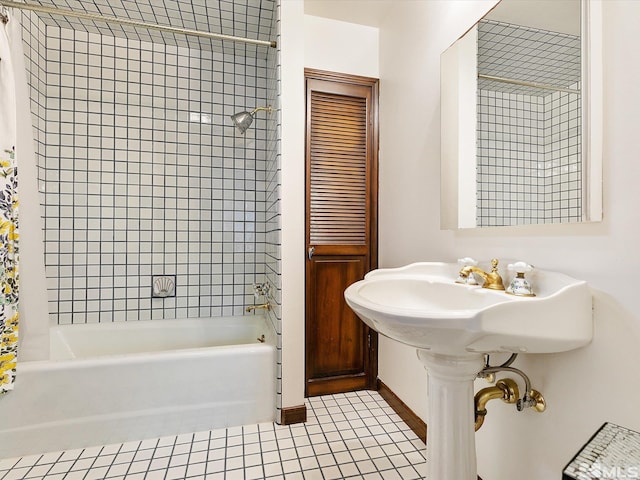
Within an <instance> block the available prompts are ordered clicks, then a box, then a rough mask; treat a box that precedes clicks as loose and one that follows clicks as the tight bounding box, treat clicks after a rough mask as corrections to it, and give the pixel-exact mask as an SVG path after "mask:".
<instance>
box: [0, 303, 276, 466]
mask: <svg viewBox="0 0 640 480" xmlns="http://www.w3.org/2000/svg"><path fill="white" fill-rule="evenodd" d="M262 335H265V339H266V341H265V342H264V343H261V342H259V341H258V338H259V337H261V336H262ZM51 357H52V358H51V360H48V361H38V362H23V363H18V373H17V377H16V384H15V389H14V390H13V391H12V392H9V393H8V394H6V395H4V396H2V397H0V458H10V457H16V456H22V455H27V454H33V453H42V452H47V451H59V450H65V449H70V448H81V447H87V446H92V445H104V444H109V443H120V442H126V441H131V440H142V439H145V438H153V437H159V436H165V435H177V434H180V433H188V432H196V431H204V430H209V429H214V428H221V427H226V426H234V425H244V424H249V423H259V422H269V421H273V420H274V418H275V410H276V407H275V396H276V393H275V377H276V375H275V363H276V360H275V334H274V332H273V329H272V328H271V327H270V326H269V322H268V321H267V320H266V319H265V317H263V316H253V315H251V316H241V317H226V318H200V319H183V320H152V321H134V322H116V323H106V324H105V323H102V324H95V325H69V326H66V325H65V326H59V327H52V329H51Z"/></svg>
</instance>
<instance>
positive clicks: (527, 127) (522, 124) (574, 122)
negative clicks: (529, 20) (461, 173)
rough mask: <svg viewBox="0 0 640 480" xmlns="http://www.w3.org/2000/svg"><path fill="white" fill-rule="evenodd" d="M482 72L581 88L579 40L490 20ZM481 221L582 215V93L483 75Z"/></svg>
mask: <svg viewBox="0 0 640 480" xmlns="http://www.w3.org/2000/svg"><path fill="white" fill-rule="evenodd" d="M478 45H479V47H478V48H479V50H478V52H479V53H478V55H479V60H478V62H479V64H478V65H479V66H478V69H479V72H480V73H481V74H484V75H491V76H498V77H503V78H510V79H514V80H524V81H530V82H537V83H543V84H550V85H555V86H558V87H563V88H572V89H578V90H579V89H580V83H579V78H580V39H579V37H574V36H570V35H565V34H558V33H554V32H546V31H543V30H535V29H530V28H525V27H520V26H517V25H510V24H505V23H500V22H491V21H485V22H481V23H480V25H479V40H478ZM479 85H480V86H479V90H478V144H477V152H478V164H477V168H478V170H477V175H478V184H477V192H478V197H477V224H478V225H480V226H502V225H521V224H536V223H566V222H575V221H580V220H581V215H582V209H581V198H582V171H581V165H580V156H581V155H580V154H581V148H580V147H581V122H580V118H581V102H580V95H577V94H573V93H560V92H553V91H551V90H544V89H537V88H529V87H519V86H515V85H513V84H507V83H498V82H491V81H487V80H481V81H480V82H479Z"/></svg>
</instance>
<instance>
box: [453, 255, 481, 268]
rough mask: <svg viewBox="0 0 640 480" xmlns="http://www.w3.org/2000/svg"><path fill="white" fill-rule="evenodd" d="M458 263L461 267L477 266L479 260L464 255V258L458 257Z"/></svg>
mask: <svg viewBox="0 0 640 480" xmlns="http://www.w3.org/2000/svg"><path fill="white" fill-rule="evenodd" d="M458 265H460V267H466V266H468V265H472V266H474V267H475V266H477V265H478V261H477V260H474V259H473V258H471V257H464V258H459V259H458Z"/></svg>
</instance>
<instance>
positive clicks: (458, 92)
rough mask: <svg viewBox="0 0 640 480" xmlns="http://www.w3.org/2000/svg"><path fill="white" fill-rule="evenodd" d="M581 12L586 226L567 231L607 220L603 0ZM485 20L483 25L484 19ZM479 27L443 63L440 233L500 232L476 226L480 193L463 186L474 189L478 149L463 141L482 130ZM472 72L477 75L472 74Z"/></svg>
mask: <svg viewBox="0 0 640 480" xmlns="http://www.w3.org/2000/svg"><path fill="white" fill-rule="evenodd" d="M498 3H499V2H497V3H496V4H495V5H494V7H495V6H496V5H498ZM494 7H492V8H494ZM489 11H490V10H489ZM489 11H487V12H486V13H485V15H486V14H487V13H489ZM580 11H581V45H582V98H581V102H582V103H581V108H582V165H583V167H582V168H583V188H582V220H581V221H580V222H571V223H563V225H575V224H577V223H584V222H599V221H601V220H602V216H603V195H602V183H603V182H602V134H603V118H602V115H603V94H602V83H603V71H602V0H581V2H580ZM485 15H483V16H482V17H481V18H480V19H482V18H484V16H485ZM480 19H478V21H480ZM476 25H477V22H476V23H474V25H472V26H471V27H470V28H469V30H468V31H467V32H465V34H464V35H463V36H462V37H460V38H459V39H458V40H456V42H454V43H453V44H452V45H451V46H450V47H449V48H448V49H447V50H445V52H443V53H442V55H441V57H440V58H441V62H440V63H441V72H440V75H441V77H440V88H441V111H440V119H441V126H440V141H441V145H440V147H441V154H440V228H441V229H442V230H458V229H467V228H482V229H487V228H496V227H489V226H487V227H480V226H478V225H476V209H477V207H476V198H475V189H470V188H463V186H464V185H469V184H470V183H469V182H473V184H475V182H476V178H475V177H476V167H475V166H476V163H475V162H476V145H475V144H473V145H470V142H468V141H467V142H464V141H463V139H464V138H468V135H469V132H470V129H472V131H473V132H475V129H476V128H477V126H476V118H477V115H476V108H477V107H476V94H477V93H476V92H477V81H476V80H475V78H476V77H477V55H475V54H474V55H472V56H470V55H469V51H470V48H471V46H470V45H471V43H473V51H474V52H475V51H476V49H475V45H476V44H477V29H476V28H474V27H475V26H476ZM473 32H475V33H473ZM468 34H469V35H468ZM467 37H468V38H467ZM445 54H446V55H445ZM471 57H473V60H471ZM470 70H472V71H471V72H470ZM445 77H446V78H445ZM469 78H473V79H474V81H473V82H469V81H468V79H469ZM465 79H467V81H465ZM470 112H473V115H469V113H470ZM474 136H475V134H474ZM463 164H466V166H467V167H466V168H463ZM471 166H473V168H471ZM470 204H472V205H473V208H470V207H469V206H468V205H470ZM465 205H466V206H467V207H465ZM542 225H549V224H548V223H537V224H525V225H517V226H527V227H534V226H542ZM513 226H516V225H513ZM504 227H507V225H505V226H500V227H498V228H504Z"/></svg>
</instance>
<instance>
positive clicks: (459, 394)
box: [418, 350, 484, 480]
mask: <svg viewBox="0 0 640 480" xmlns="http://www.w3.org/2000/svg"><path fill="white" fill-rule="evenodd" d="M418 358H419V359H420V361H421V362H422V363H423V364H424V365H425V366H426V368H427V376H428V380H427V382H428V383H427V385H428V393H427V395H428V410H427V476H426V478H427V480H444V479H446V480H477V465H476V442H475V426H474V423H475V419H474V403H473V381H474V380H475V378H476V375H477V374H478V372H479V371H480V370H482V368H483V367H484V356H483V355H482V354H477V355H475V354H473V355H460V356H457V355H442V354H437V353H430V352H428V351H426V350H418Z"/></svg>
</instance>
